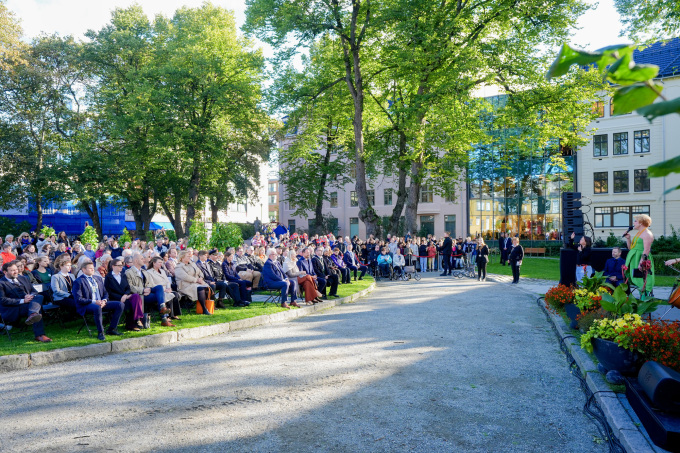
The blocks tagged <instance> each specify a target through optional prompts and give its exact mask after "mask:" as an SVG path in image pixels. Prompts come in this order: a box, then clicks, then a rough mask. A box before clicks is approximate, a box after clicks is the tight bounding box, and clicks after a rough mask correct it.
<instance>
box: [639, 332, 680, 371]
mask: <svg viewBox="0 0 680 453" xmlns="http://www.w3.org/2000/svg"><path fill="white" fill-rule="evenodd" d="M626 337H627V344H628V346H629V347H630V348H631V349H635V350H637V351H639V352H640V353H641V354H642V356H643V357H644V358H645V360H653V361H655V362H658V363H660V364H662V365H665V366H667V367H668V368H671V369H673V370H675V371H678V372H680V322H678V321H675V322H667V321H662V320H654V321H652V322H651V323H644V324H642V325H638V326H635V327H631V328H630V329H629V331H628V332H627V333H626Z"/></svg>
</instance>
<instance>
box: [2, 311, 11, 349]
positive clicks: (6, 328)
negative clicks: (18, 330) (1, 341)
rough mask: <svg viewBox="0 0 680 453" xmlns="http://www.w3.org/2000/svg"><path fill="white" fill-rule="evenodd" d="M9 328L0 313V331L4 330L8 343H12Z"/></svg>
mask: <svg viewBox="0 0 680 453" xmlns="http://www.w3.org/2000/svg"><path fill="white" fill-rule="evenodd" d="M11 330H12V326H11V325H9V324H7V323H6V322H5V320H4V319H2V315H0V332H5V333H6V334H7V338H9V342H10V344H11V343H12V334H11V333H10V331H11Z"/></svg>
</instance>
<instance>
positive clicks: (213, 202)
mask: <svg viewBox="0 0 680 453" xmlns="http://www.w3.org/2000/svg"><path fill="white" fill-rule="evenodd" d="M217 206H218V205H217V200H216V199H215V198H214V197H210V220H211V221H212V224H213V228H215V224H216V223H217V221H218V218H217V213H218V211H219V209H218V208H217Z"/></svg>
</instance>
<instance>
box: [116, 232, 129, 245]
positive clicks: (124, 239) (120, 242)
mask: <svg viewBox="0 0 680 453" xmlns="http://www.w3.org/2000/svg"><path fill="white" fill-rule="evenodd" d="M126 242H132V235H131V234H130V232H129V231H128V229H127V228H123V234H121V235H120V237H119V238H118V245H120V246H123V245H125V243H126Z"/></svg>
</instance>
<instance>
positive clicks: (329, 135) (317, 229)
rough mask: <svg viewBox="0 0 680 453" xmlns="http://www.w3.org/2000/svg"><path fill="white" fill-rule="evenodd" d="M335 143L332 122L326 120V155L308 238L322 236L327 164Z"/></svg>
mask: <svg viewBox="0 0 680 453" xmlns="http://www.w3.org/2000/svg"><path fill="white" fill-rule="evenodd" d="M334 142H335V135H333V120H332V119H330V118H329V119H328V127H327V128H326V155H325V156H324V157H323V166H322V168H321V175H320V176H321V178H320V179H319V185H318V186H317V189H316V203H315V204H314V231H311V230H310V231H309V234H310V236H311V235H314V234H323V233H324V232H323V231H321V228H322V225H323V200H324V195H325V193H326V181H327V180H328V170H327V169H328V164H329V163H330V161H331V153H332V151H333V145H334Z"/></svg>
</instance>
